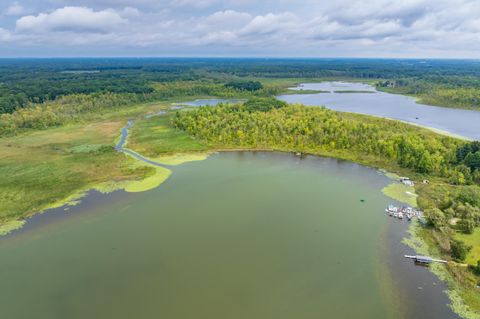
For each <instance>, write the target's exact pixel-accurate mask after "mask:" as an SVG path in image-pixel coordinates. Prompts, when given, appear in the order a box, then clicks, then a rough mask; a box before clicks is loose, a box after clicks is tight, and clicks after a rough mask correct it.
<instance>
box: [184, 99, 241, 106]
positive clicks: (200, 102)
mask: <svg viewBox="0 0 480 319" xmlns="http://www.w3.org/2000/svg"><path fill="white" fill-rule="evenodd" d="M244 101H245V100H242V99H200V100H195V101H191V102H186V103H182V105H188V106H215V105H218V104H220V103H231V104H234V103H241V102H244Z"/></svg>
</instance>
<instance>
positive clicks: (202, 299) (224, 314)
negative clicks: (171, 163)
mask: <svg viewBox="0 0 480 319" xmlns="http://www.w3.org/2000/svg"><path fill="white" fill-rule="evenodd" d="M389 182H390V180H389V179H388V178H387V177H385V176H384V175H383V174H381V173H379V172H378V171H377V170H375V169H372V168H367V167H364V166H361V165H358V164H354V163H351V162H346V161H340V160H335V159H328V158H319V157H313V156H306V157H302V158H300V157H297V156H294V155H292V154H282V153H264V152H245V153H242V152H234V153H220V154H215V155H212V156H211V157H210V158H209V159H207V160H205V161H200V162H192V163H187V164H184V165H180V166H177V167H174V168H173V174H172V176H171V177H170V178H169V179H168V180H167V181H166V182H165V183H164V184H163V185H161V186H160V187H158V188H156V189H154V190H151V191H148V192H144V193H136V194H128V193H124V192H123V191H118V192H114V193H112V194H109V195H102V194H99V193H96V192H92V193H91V194H90V195H89V196H87V197H86V198H85V199H84V200H83V201H82V204H80V205H78V206H75V207H72V208H70V210H69V211H68V212H65V211H64V210H63V209H55V210H51V211H49V212H46V213H44V214H41V215H36V216H34V217H32V218H31V219H30V220H29V221H28V222H27V224H26V226H25V227H24V228H23V229H22V230H19V231H16V232H14V233H12V234H10V235H8V236H5V237H2V238H1V239H0V260H1V263H0V282H1V292H0V309H1V313H2V317H3V318H12V319H13V318H15V319H20V318H36V319H57V318H58V319H64V318H69V319H76V318H82V319H83V318H115V319H122V318H125V319H131V318H139V319H144V318H168V319H185V318H208V319H217V318H218V319H225V318H229V319H236V318H238V319H245V318H262V319H268V318H272V319H282V318H285V319H291V318H298V319H310V318H365V319H367V318H368V319H371V318H408V319H416V318H418V319H430V318H431V319H450V318H452V319H453V318H457V316H455V315H454V314H453V313H452V312H451V310H450V309H449V308H448V307H447V306H446V304H447V303H448V300H447V297H446V295H445V294H444V293H443V292H442V290H443V289H444V288H445V287H444V286H443V284H442V283H441V282H439V280H438V279H437V278H436V277H435V276H434V275H433V274H431V273H430V272H429V271H428V269H426V268H423V267H417V266H415V265H414V264H413V263H412V262H411V261H410V260H407V259H405V258H403V255H404V254H409V253H413V252H412V251H411V249H409V248H408V247H406V246H404V245H403V244H401V243H400V241H401V239H402V237H404V235H405V230H406V228H407V227H408V222H407V221H399V220H394V219H391V218H389V217H387V216H386V214H385V213H384V209H385V207H386V205H387V204H389V203H391V202H392V200H390V199H388V198H387V197H385V196H384V195H383V194H382V192H381V189H382V188H383V187H384V186H386V185H387V184H388V183H389ZM361 200H364V202H362V201H361ZM420 288H421V289H420Z"/></svg>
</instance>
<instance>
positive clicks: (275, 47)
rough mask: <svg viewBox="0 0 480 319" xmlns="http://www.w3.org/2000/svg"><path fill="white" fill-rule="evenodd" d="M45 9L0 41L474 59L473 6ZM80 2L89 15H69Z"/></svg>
mask: <svg viewBox="0 0 480 319" xmlns="http://www.w3.org/2000/svg"><path fill="white" fill-rule="evenodd" d="M24 1H33V0H24ZM48 1H49V3H56V4H57V5H59V4H62V7H61V8H57V9H53V10H50V11H49V10H47V8H46V7H44V9H43V11H40V12H42V13H39V14H37V15H29V16H24V17H21V18H20V19H18V20H17V21H16V29H12V28H11V26H10V27H9V26H8V24H2V22H1V21H0V28H3V29H2V30H3V31H2V32H0V38H1V37H3V38H6V37H8V38H9V41H10V42H11V43H18V44H19V45H21V44H24V43H37V44H38V45H39V46H45V47H48V46H49V47H55V45H61V46H62V48H63V47H64V46H71V47H72V48H73V49H72V50H74V49H75V48H78V47H80V46H87V45H88V46H91V47H92V48H94V47H95V46H96V47H97V48H99V50H103V49H105V50H110V52H113V53H115V52H116V50H117V48H121V49H122V52H129V50H132V52H137V51H134V50H136V49H137V48H138V47H142V48H145V49H148V50H150V51H151V52H158V53H159V54H161V53H162V52H165V50H167V49H168V50H177V51H168V52H173V53H175V52H178V53H181V52H189V53H192V54H193V55H194V54H195V52H207V54H208V52H211V53H212V54H214V53H216V52H219V49H221V50H222V52H232V53H233V54H238V55H250V52H253V51H255V52H263V55H269V54H271V53H274V54H278V55H282V53H284V52H285V54H284V55H291V54H294V55H323V54H327V53H325V52H329V53H328V54H329V55H336V54H335V53H337V54H339V55H343V54H347V53H348V54H353V55H358V56H361V55H382V56H385V55H397V56H398V55H400V56H405V55H408V56H411V54H414V53H415V52H417V54H431V53H432V52H434V53H435V55H436V56H442V54H443V53H442V52H445V54H446V55H448V56H451V55H452V54H454V52H455V50H457V51H458V52H462V54H463V53H464V52H470V56H476V55H477V52H478V51H479V50H480V19H479V18H478V12H480V1H477V0H404V1H393V2H392V1H391V0H369V1H368V4H367V1H364V0H336V1H334V2H333V1H318V0H303V1H302V2H294V1H292V0H264V1H262V2H258V1H253V0H138V1H135V2H134V3H135V6H136V7H135V8H134V7H128V5H132V3H133V1H129V0H48ZM79 3H80V4H83V5H85V4H88V5H89V6H88V7H83V6H74V5H78V4H79ZM23 4H26V2H23ZM65 4H71V5H72V6H66V7H63V5H65ZM19 5H20V4H19ZM125 6H126V7H125ZM9 19H11V18H9ZM11 22H12V23H13V22H14V21H11ZM9 28H10V30H9ZM2 34H3V35H2ZM346 52H347V53H346ZM0 54H1V49H0Z"/></svg>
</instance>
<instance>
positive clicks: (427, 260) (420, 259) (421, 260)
mask: <svg viewBox="0 0 480 319" xmlns="http://www.w3.org/2000/svg"><path fill="white" fill-rule="evenodd" d="M405 258H408V259H413V261H414V262H415V263H417V264H422V265H429V264H431V263H433V262H437V263H444V264H446V263H447V261H446V260H442V259H435V258H432V257H429V256H411V255H405Z"/></svg>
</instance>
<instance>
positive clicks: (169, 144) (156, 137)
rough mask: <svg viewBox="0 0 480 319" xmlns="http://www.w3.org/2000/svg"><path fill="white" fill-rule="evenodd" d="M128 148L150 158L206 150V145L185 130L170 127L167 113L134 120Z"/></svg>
mask: <svg viewBox="0 0 480 319" xmlns="http://www.w3.org/2000/svg"><path fill="white" fill-rule="evenodd" d="M128 148H130V149H132V150H134V151H135V152H137V153H140V154H142V155H144V156H147V157H150V158H156V157H158V156H160V155H165V154H174V153H179V152H180V153H182V152H201V151H206V150H207V147H206V146H204V145H202V144H200V143H199V142H197V141H196V140H195V139H193V138H192V137H190V136H189V135H187V134H186V133H185V132H182V131H180V130H177V129H174V128H172V126H171V125H170V116H169V115H163V116H154V117H151V118H149V119H141V120H138V121H136V122H135V125H134V126H133V127H132V129H131V130H130V136H129V138H128Z"/></svg>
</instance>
